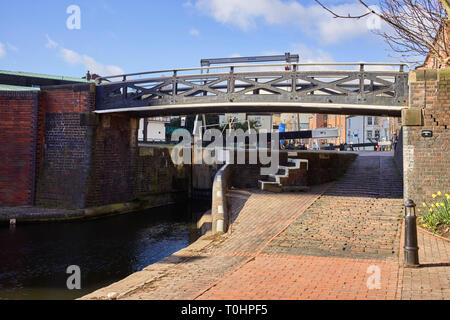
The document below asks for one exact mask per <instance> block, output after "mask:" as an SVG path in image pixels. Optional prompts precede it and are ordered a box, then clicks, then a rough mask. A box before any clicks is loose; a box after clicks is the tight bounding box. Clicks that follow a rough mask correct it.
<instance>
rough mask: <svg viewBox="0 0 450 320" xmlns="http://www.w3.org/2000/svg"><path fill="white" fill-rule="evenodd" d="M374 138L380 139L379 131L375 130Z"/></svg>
mask: <svg viewBox="0 0 450 320" xmlns="http://www.w3.org/2000/svg"><path fill="white" fill-rule="evenodd" d="M375 138H376V139H380V130H375Z"/></svg>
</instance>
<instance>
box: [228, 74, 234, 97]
mask: <svg viewBox="0 0 450 320" xmlns="http://www.w3.org/2000/svg"><path fill="white" fill-rule="evenodd" d="M233 93H234V67H230V78H229V80H228V99H229V100H230V101H232V99H233V98H232V94H233Z"/></svg>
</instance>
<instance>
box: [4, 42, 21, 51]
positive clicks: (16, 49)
mask: <svg viewBox="0 0 450 320" xmlns="http://www.w3.org/2000/svg"><path fill="white" fill-rule="evenodd" d="M6 45H7V47H8V49H9V50H11V51H14V52H17V51H19V48H17V47H16V46H14V45H12V44H11V43H9V42H7V43H6Z"/></svg>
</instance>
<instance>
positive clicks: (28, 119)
mask: <svg viewBox="0 0 450 320" xmlns="http://www.w3.org/2000/svg"><path fill="white" fill-rule="evenodd" d="M37 118H38V93H37V92H32V91H29V92H10V91H0V206H19V205H31V204H32V203H33V198H34V189H35V167H36V165H35V163H36V150H37V141H36V136H37V130H38V120H37Z"/></svg>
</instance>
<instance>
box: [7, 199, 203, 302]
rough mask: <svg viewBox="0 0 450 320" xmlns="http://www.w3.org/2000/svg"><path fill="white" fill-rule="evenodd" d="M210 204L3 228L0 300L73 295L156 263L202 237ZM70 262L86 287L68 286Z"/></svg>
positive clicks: (68, 296) (91, 289) (88, 290)
mask: <svg viewBox="0 0 450 320" xmlns="http://www.w3.org/2000/svg"><path fill="white" fill-rule="evenodd" d="M208 206H209V204H208V203H206V202H202V203H199V202H196V203H195V205H192V204H179V205H172V206H166V207H161V208H154V209H149V210H145V211H143V212H136V213H132V214H126V215H119V216H113V217H108V218H102V219H98V220H89V221H77V222H70V223H52V224H38V225H17V226H15V227H0V299H74V298H77V297H80V296H82V295H85V294H87V293H89V292H92V291H94V290H96V289H98V288H100V287H103V286H106V285H108V284H110V283H112V282H115V281H118V280H120V279H123V278H124V277H126V276H127V275H129V274H131V273H133V272H136V271H139V270H141V269H142V268H144V267H146V266H148V265H150V264H152V263H155V262H157V261H159V260H161V259H163V258H164V257H166V256H169V255H170V254H172V253H174V252H176V251H178V250H180V249H182V248H184V247H186V246H188V245H189V244H190V243H192V242H193V241H195V240H196V239H197V237H198V232H197V230H196V229H195V225H194V223H193V220H194V219H193V217H195V216H197V215H198V213H199V212H203V211H205V210H206V209H207V208H208ZM69 265H78V266H80V268H81V287H82V289H81V290H68V289H67V288H66V280H67V278H68V277H69V276H70V275H69V274H66V269H67V267H68V266H69Z"/></svg>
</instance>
